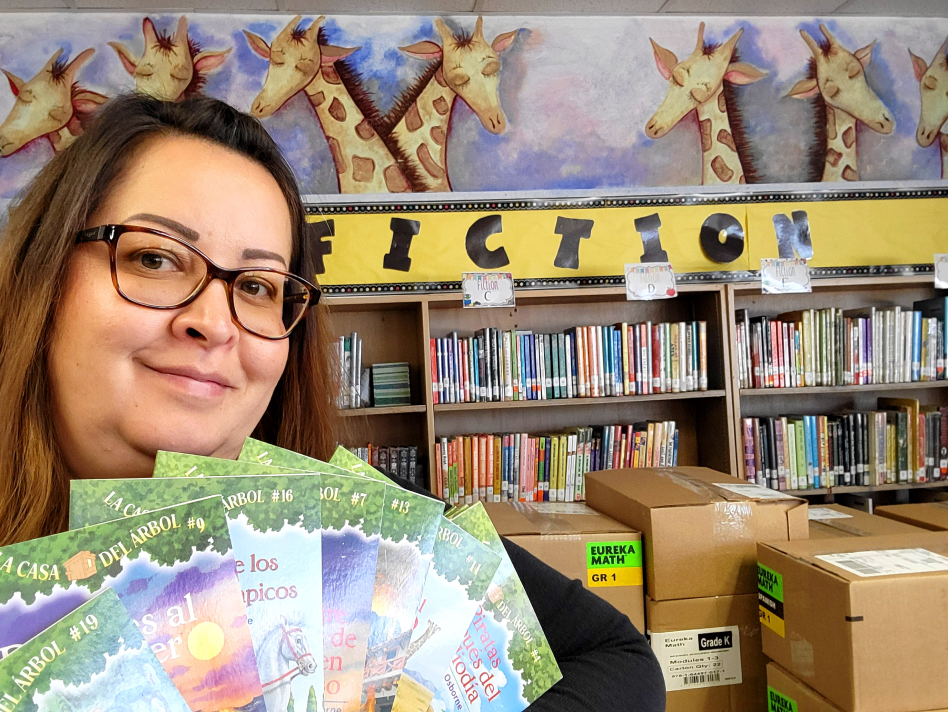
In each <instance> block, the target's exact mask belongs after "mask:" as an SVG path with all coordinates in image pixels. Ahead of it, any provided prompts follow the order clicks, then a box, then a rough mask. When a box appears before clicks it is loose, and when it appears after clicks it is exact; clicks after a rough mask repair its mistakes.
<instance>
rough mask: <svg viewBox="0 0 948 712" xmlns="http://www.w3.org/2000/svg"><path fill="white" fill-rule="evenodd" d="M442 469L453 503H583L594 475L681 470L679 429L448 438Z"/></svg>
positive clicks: (661, 424) (652, 425) (440, 486)
mask: <svg viewBox="0 0 948 712" xmlns="http://www.w3.org/2000/svg"><path fill="white" fill-rule="evenodd" d="M435 463H436V464H435V482H434V483H432V484H433V485H434V486H435V487H436V490H435V491H437V492H440V493H441V496H442V498H443V499H444V500H445V501H446V502H449V503H451V504H459V503H460V504H464V503H466V504H471V503H474V502H478V501H483V502H582V501H584V500H585V499H586V487H585V476H586V473H588V472H594V471H597V470H609V469H618V468H622V467H673V466H675V465H677V464H678V429H677V427H676V425H675V421H673V420H666V421H649V422H642V423H635V424H633V425H596V426H588V427H580V428H576V429H574V430H569V431H566V432H560V433H549V434H541V435H531V434H529V433H490V434H475V435H458V436H456V437H454V438H447V437H442V438H440V439H439V441H438V442H437V443H435Z"/></svg>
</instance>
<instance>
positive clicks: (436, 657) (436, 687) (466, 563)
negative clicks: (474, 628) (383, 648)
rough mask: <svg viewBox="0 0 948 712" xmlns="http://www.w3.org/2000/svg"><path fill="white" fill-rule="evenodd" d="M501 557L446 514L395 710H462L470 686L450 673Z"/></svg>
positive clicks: (397, 695)
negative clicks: (460, 683)
mask: <svg viewBox="0 0 948 712" xmlns="http://www.w3.org/2000/svg"><path fill="white" fill-rule="evenodd" d="M499 565H500V556H498V555H497V554H495V553H494V552H493V551H491V550H490V549H489V548H488V547H486V546H485V545H483V544H482V543H481V542H480V541H478V540H477V539H476V538H475V537H474V536H472V535H470V534H468V533H466V532H465V531H464V530H463V529H461V528H460V527H458V526H457V525H456V524H454V523H453V522H451V521H450V520H448V519H445V518H444V517H442V518H441V524H440V526H439V529H438V536H437V539H436V540H435V546H434V560H433V562H432V565H431V571H429V572H428V578H427V579H426V580H425V586H424V593H423V595H422V601H421V605H419V607H418V613H417V616H416V623H415V629H414V630H413V631H412V635H411V642H410V643H409V645H408V649H407V650H406V652H405V657H406V658H407V661H406V662H405V667H404V671H403V673H402V677H401V680H400V681H399V684H398V691H397V694H396V697H395V704H394V708H393V709H413V710H415V709H420V710H426V709H429V707H428V705H430V706H431V707H430V709H436V710H459V709H462V707H461V706H460V705H461V704H462V703H461V699H462V698H463V696H464V695H465V690H464V689H463V688H461V687H458V685H457V684H455V683H454V682H453V681H452V679H451V677H450V676H448V675H446V671H445V665H446V664H447V663H448V662H449V661H450V660H452V659H453V658H454V657H455V656H456V654H457V650H458V646H459V645H461V642H462V640H463V638H464V632H465V631H466V630H467V628H468V626H469V625H470V623H471V621H472V620H473V618H474V616H475V614H476V613H477V610H478V608H479V607H480V606H481V604H482V602H483V600H484V597H485V595H486V594H487V588H488V586H489V585H490V582H491V580H492V579H493V577H494V573H495V572H496V571H497V567H498V566H499Z"/></svg>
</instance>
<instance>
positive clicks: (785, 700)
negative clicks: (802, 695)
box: [767, 685, 797, 712]
mask: <svg viewBox="0 0 948 712" xmlns="http://www.w3.org/2000/svg"><path fill="white" fill-rule="evenodd" d="M767 712H797V701H796V700H794V699H791V698H789V697H787V696H786V695H785V694H783V693H782V692H779V691H777V690H775V689H774V688H772V687H771V686H770V685H767Z"/></svg>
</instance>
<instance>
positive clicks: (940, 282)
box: [935, 254, 948, 289]
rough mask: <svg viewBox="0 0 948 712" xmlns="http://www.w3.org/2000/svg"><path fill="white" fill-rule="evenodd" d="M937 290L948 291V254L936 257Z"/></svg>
mask: <svg viewBox="0 0 948 712" xmlns="http://www.w3.org/2000/svg"><path fill="white" fill-rule="evenodd" d="M935 289H948V254H941V255H935Z"/></svg>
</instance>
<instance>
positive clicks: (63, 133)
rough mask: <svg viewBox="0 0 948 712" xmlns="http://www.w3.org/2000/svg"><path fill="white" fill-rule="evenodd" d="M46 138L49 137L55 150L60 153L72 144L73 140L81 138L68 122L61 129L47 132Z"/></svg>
mask: <svg viewBox="0 0 948 712" xmlns="http://www.w3.org/2000/svg"><path fill="white" fill-rule="evenodd" d="M46 138H48V139H49V142H50V143H51V144H52V145H53V150H54V151H55V152H56V153H59V152H60V151H63V150H65V149H66V148H68V147H69V146H70V145H72V142H73V141H75V140H76V139H77V138H79V134H77V133H73V132H72V130H71V129H70V128H69V125H68V124H67V125H66V126H63V127H62V128H61V129H59V131H53V132H52V133H50V134H46Z"/></svg>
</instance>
